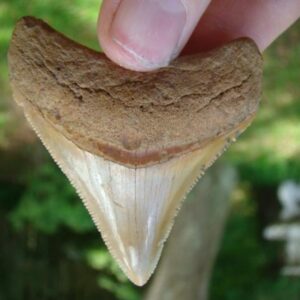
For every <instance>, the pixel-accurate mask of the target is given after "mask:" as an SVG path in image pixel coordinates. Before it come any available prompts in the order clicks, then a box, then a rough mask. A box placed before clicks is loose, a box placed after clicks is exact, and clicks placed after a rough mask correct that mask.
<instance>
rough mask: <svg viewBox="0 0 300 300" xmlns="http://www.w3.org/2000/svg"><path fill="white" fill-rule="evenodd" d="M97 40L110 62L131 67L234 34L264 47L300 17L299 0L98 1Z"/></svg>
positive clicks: (143, 67)
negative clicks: (101, 2) (100, 6)
mask: <svg viewBox="0 0 300 300" xmlns="http://www.w3.org/2000/svg"><path fill="white" fill-rule="evenodd" d="M99 16H100V18H99V22H98V38H99V42H100V44H101V47H102V49H103V51H104V52H105V53H106V55H107V56H108V57H109V58H110V59H111V60H112V61H114V62H115V63H117V64H119V65H121V66H123V67H125V68H128V69H131V70H135V71H150V70H154V69H157V68H160V67H163V66H166V65H167V64H168V63H169V62H170V61H171V60H172V59H174V58H175V57H177V56H178V55H180V54H181V53H185V54H186V53H196V52H200V51H205V50H208V49H211V48H214V47H217V46H219V45H221V44H222V43H224V42H227V41H230V40H232V39H235V38H238V37H245V36H246V37H250V38H252V39H253V40H254V41H255V42H256V43H257V45H258V47H259V49H260V50H261V51H264V50H265V49H266V48H267V47H268V46H269V45H270V44H271V43H272V42H273V41H274V40H275V39H276V38H277V37H278V36H279V35H281V34H282V33H283V32H284V31H285V30H286V29H287V28H288V27H290V26H291V25H292V24H293V23H294V22H295V21H297V20H298V19H299V17H300V1H299V0H104V1H103V5H102V9H101V11H100V14H99Z"/></svg>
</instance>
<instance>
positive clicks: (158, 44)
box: [111, 0, 186, 69]
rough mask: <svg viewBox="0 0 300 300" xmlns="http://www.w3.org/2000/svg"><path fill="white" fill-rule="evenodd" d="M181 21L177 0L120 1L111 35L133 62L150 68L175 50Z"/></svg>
mask: <svg viewBox="0 0 300 300" xmlns="http://www.w3.org/2000/svg"><path fill="white" fill-rule="evenodd" d="M185 23H186V10H185V7H184V5H183V3H182V1H181V0H123V1H122V2H121V4H120V6H119V8H118V10H117V12H116V14H115V17H114V20H113V22H112V25H111V35H112V39H113V40H114V41H115V43H117V44H118V45H119V46H120V47H121V48H122V49H123V50H124V51H125V52H127V54H129V55H130V56H131V57H132V58H133V59H134V60H135V61H136V62H137V64H141V65H142V66H143V67H145V68H147V69H153V68H157V67H162V66H165V65H167V64H168V63H169V62H170V60H171V59H172V58H173V56H174V55H175V53H177V52H178V47H179V45H178V43H179V40H180V37H181V34H182V31H183V28H184V26H185Z"/></svg>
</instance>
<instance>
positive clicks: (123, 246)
mask: <svg viewBox="0 0 300 300" xmlns="http://www.w3.org/2000/svg"><path fill="white" fill-rule="evenodd" d="M8 59H9V70H10V81H11V86H12V90H13V94H14V98H15V100H16V101H17V102H18V103H19V104H20V105H21V106H22V107H23V109H24V112H25V114H26V116H27V118H28V119H29V121H30V123H31V124H32V126H33V127H34V129H35V130H36V132H37V133H38V135H39V136H40V138H41V139H42V141H43V143H44V144H45V146H46V147H47V149H48V150H49V152H50V153H51V155H52V156H53V158H54V159H55V161H56V162H57V163H58V164H59V165H60V167H61V168H62V170H63V171H64V173H65V174H66V175H67V176H68V178H69V179H70V181H71V182H72V183H73V185H74V186H75V187H76V189H77V191H78V192H79V194H80V195H81V197H82V198H83V200H84V203H85V204H86V206H87V209H88V210H89V212H90V214H91V215H92V217H93V220H94V221H95V223H96V225H97V227H98V228H99V229H100V230H101V232H102V235H103V236H104V239H105V241H106V243H107V245H108V247H109V248H110V251H111V253H112V254H113V255H114V257H115V258H116V259H117V261H118V262H119V264H120V266H121V268H122V269H123V270H124V272H125V273H126V274H127V276H128V277H129V278H130V279H131V280H132V281H134V282H135V283H136V284H139V285H141V284H143V283H145V281H147V279H148V278H149V276H150V275H151V273H152V272H153V270H154V268H155V265H156V263H157V261H158V259H159V255H160V252H161V250H162V244H163V241H164V240H165V239H166V238H167V236H168V233H169V231H170V228H171V225H172V222H173V219H174V216H175V214H176V211H177V209H178V207H179V205H180V203H181V201H182V198H183V197H184V196H185V195H186V193H187V191H188V190H189V189H190V187H191V186H192V184H193V183H194V182H195V181H196V179H197V178H198V177H199V174H202V173H203V171H204V170H205V169H206V168H207V167H208V166H209V165H210V164H212V163H213V161H214V160H215V159H216V157H217V156H218V155H219V154H220V153H221V152H222V151H223V148H224V147H225V146H226V145H228V142H229V141H233V140H234V139H235V136H236V135H237V134H238V133H240V132H242V131H243V130H244V129H245V128H246V126H248V125H249V124H250V122H251V120H252V119H253V117H254V115H255V113H256V110H257V108H258V104H259V98H260V94H261V77H262V57H261V55H260V53H259V51H258V50H257V47H256V45H255V44H254V42H253V41H251V40H250V39H246V38H243V39H238V40H235V41H232V42H231V43H229V44H227V45H224V46H222V47H220V48H218V49H216V50H213V51H210V52H207V53H204V54H197V55H192V56H185V57H181V58H178V59H177V60H175V61H173V62H172V64H171V65H170V66H168V67H165V68H162V69H159V70H157V71H153V72H149V73H139V72H133V71H128V70H125V69H123V68H121V67H119V66H117V65H115V64H114V63H112V62H111V61H109V60H108V59H107V58H106V57H105V56H104V55H103V54H101V53H97V52H95V51H93V50H90V49H87V48H85V47H83V46H81V45H79V44H76V43H75V42H73V41H71V40H69V39H68V38H66V37H65V36H63V35H62V34H60V33H58V32H56V31H55V30H53V29H52V28H50V27H49V26H48V25H47V24H45V23H44V22H42V21H41V20H38V19H35V18H32V17H25V18H23V19H21V20H20V21H19V22H18V24H17V25H16V28H15V31H14V33H13V37H12V41H11V44H10V49H9V55H8Z"/></svg>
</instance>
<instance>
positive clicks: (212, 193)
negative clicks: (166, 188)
mask: <svg viewBox="0 0 300 300" xmlns="http://www.w3.org/2000/svg"><path fill="white" fill-rule="evenodd" d="M235 183H236V173H235V171H234V170H233V169H232V168H231V167H229V166H225V165H223V164H220V163H217V164H215V165H214V166H213V167H212V168H211V169H210V170H209V171H208V172H207V174H206V175H205V176H204V177H203V178H202V179H201V180H200V181H199V182H198V184H197V185H196V186H195V188H194V189H193V191H192V192H191V193H190V194H189V196H188V198H187V199H186V201H185V203H184V205H183V207H182V209H181V211H180V214H179V216H178V217H177V219H176V222H175V226H174V228H173V230H172V233H171V236H170V238H169V240H168V242H167V245H166V247H165V250H164V253H163V257H162V259H161V262H160V265H159V268H158V271H157V273H156V275H155V277H154V280H153V282H152V283H151V285H150V288H149V290H148V292H147V293H146V296H145V300H158V299H159V300H181V299H184V300H206V299H207V298H208V287H209V280H210V276H211V271H212V267H213V264H214V261H215V257H216V254H217V251H218V248H219V245H220V240H221V238H222V234H223V229H224V225H225V221H226V219H227V216H228V211H229V196H230V193H231V191H232V190H233V188H234V186H235Z"/></svg>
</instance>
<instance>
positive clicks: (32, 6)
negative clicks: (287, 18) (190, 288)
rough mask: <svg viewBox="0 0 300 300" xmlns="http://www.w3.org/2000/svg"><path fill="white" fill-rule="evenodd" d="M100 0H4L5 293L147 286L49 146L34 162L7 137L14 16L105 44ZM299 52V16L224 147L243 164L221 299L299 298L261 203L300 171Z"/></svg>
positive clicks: (220, 266)
mask: <svg viewBox="0 0 300 300" xmlns="http://www.w3.org/2000/svg"><path fill="white" fill-rule="evenodd" d="M100 2H101V1H99V0H85V1H83V0H65V1H58V0H43V1H41V0H2V1H1V2H0V69H1V72H0V152H1V153H5V155H4V154H3V155H2V156H1V157H0V166H2V165H6V164H5V162H6V161H5V160H6V157H8V156H9V157H11V161H15V166H12V167H11V168H12V169H13V170H14V176H13V178H12V177H11V175H9V176H8V174H9V170H8V169H3V170H1V174H0V175H1V176H0V228H1V230H0V244H1V247H0V299H1V300H2V299H8V300H19V299H31V300H35V299H72V300H74V299H75V300H76V299H89V300H92V299H105V300H110V299H117V300H138V299H141V290H140V289H138V288H136V287H134V286H133V285H132V284H131V283H129V282H128V280H127V279H126V278H125V276H124V275H123V273H122V272H121V271H120V270H119V268H118V267H117V266H116V263H115V262H114V261H113V259H112V258H111V256H110V255H109V254H108V252H107V250H106V248H105V246H104V244H103V242H102V241H100V239H99V235H98V234H97V233H96V230H95V228H94V225H93V224H92V222H91V219H90V217H89V216H88V214H87V212H86V210H85V208H84V207H83V205H82V204H81V201H80V200H79V198H78V196H77V195H76V194H75V192H74V189H73V188H72V187H71V186H70V184H69V183H68V181H67V179H66V178H65V176H64V175H63V174H62V173H61V171H60V170H59V169H58V167H56V166H55V164H54V163H53V162H52V160H51V159H50V158H49V156H48V154H47V153H46V151H44V150H41V148H40V147H37V148H38V149H37V150H35V151H34V152H33V153H32V155H29V154H28V156H27V157H26V159H25V160H26V162H27V160H28V162H27V163H28V164H27V165H26V164H19V163H18V159H16V156H15V155H16V154H15V153H17V152H18V149H17V150H16V149H14V151H12V150H11V149H9V148H8V146H7V145H8V144H9V138H10V136H11V134H10V132H11V130H12V127H14V126H15V125H14V123H13V122H11V118H12V117H11V115H12V113H11V110H10V104H9V103H11V96H10V91H9V85H8V75H7V65H6V53H7V49H8V44H9V40H10V36H11V33H12V30H13V26H14V24H15V22H16V21H17V19H18V18H20V17H21V16H24V15H34V16H36V17H39V18H42V19H44V20H46V21H47V22H49V23H50V24H51V25H52V26H54V27H55V28H57V29H59V30H60V31H62V32H64V33H65V34H66V35H68V36H70V37H71V38H73V39H75V40H77V41H80V42H81V43H83V44H85V45H88V46H90V47H92V48H94V49H98V44H97V39H96V30H95V28H96V21H97V14H98V9H99V3H100ZM299 53H300V25H299V24H297V25H295V26H294V27H293V28H292V29H291V30H290V31H289V32H288V33H287V34H286V35H284V36H283V37H282V38H280V39H279V40H278V41H277V42H276V43H275V44H274V46H273V47H271V48H270V50H268V51H267V53H266V54H265V82H264V95H263V100H262V103H261V109H260V111H259V112H258V116H257V118H256V119H255V121H254V123H253V125H252V126H251V127H250V128H249V130H247V132H246V133H245V134H243V135H242V137H241V138H240V139H239V142H238V143H236V144H235V145H233V146H232V147H231V149H230V150H229V151H228V152H227V153H226V155H225V156H226V159H227V160H228V161H230V162H231V163H232V164H234V165H235V166H236V167H237V169H238V170H239V173H240V174H241V184H240V187H239V190H238V191H236V194H237V195H238V196H234V197H233V209H232V214H231V218H230V220H229V224H228V227H227V230H226V232H225V237H224V241H223V245H222V249H221V253H220V255H219V257H218V260H217V264H216V268H215V271H214V274H213V279H212V284H211V298H212V299H213V300H240V299H244V300H248V299H249V300H250V299H251V300H283V299H289V300H298V299H300V282H299V280H297V279H293V280H292V279H289V278H284V277H281V276H280V275H279V270H280V266H281V263H282V245H281V244H273V243H269V242H266V241H264V240H263V239H262V238H261V230H262V224H261V223H262V222H266V220H264V221H262V220H261V218H262V215H263V214H262V213H261V210H262V211H263V208H264V206H266V205H269V203H270V201H273V202H274V203H275V202H276V196H274V194H275V193H276V188H277V186H278V184H279V183H280V182H281V181H282V180H285V179H290V178H294V179H296V180H299V178H300V159H299V157H300V147H299V140H300V130H299V128H300V118H299V116H300V86H299V80H300V75H299V70H300V59H299V58H300V56H299ZM20 151H21V152H22V149H19V152H20ZM31 156H32V157H31ZM1 160H3V162H1ZM15 170H18V171H15ZM263 190H271V191H273V194H270V193H264V192H261V191H263ZM267 199H269V200H268V201H267ZM266 209H269V208H268V207H267V208H266ZM274 211H275V213H276V209H275V210H274ZM275 213H274V215H273V217H274V218H275V217H276V214H275ZM79 292H81V293H82V294H81V295H80V294H78V293H79Z"/></svg>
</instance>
